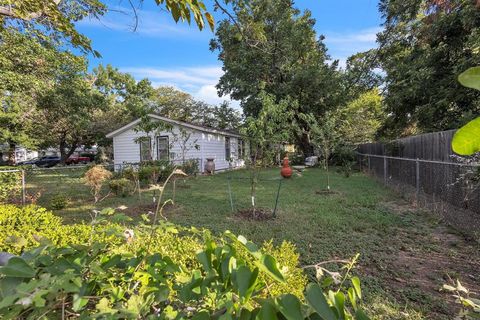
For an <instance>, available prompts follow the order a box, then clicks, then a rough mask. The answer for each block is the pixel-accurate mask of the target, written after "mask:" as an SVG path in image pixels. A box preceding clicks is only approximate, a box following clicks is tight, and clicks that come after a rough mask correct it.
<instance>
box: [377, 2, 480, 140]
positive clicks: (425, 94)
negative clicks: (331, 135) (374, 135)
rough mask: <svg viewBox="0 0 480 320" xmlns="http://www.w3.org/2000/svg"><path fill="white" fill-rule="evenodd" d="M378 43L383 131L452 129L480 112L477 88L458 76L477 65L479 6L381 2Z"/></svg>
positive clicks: (390, 132)
mask: <svg viewBox="0 0 480 320" xmlns="http://www.w3.org/2000/svg"><path fill="white" fill-rule="evenodd" d="M380 10H381V12H382V14H383V17H384V19H385V23H384V25H385V30H384V31H383V32H381V33H380V34H379V35H378V37H377V41H378V42H379V44H380V48H379V50H378V59H379V62H380V66H381V68H382V69H383V70H384V71H385V73H386V77H385V104H386V107H387V113H388V114H389V119H388V122H387V125H386V126H385V128H384V129H383V132H384V134H385V135H390V136H393V137H397V136H399V135H402V134H404V133H405V130H406V129H407V130H410V131H411V128H417V133H421V132H430V131H438V130H446V129H452V128H456V127H458V126H459V125H462V124H464V123H466V122H467V121H468V120H470V119H472V117H473V116H474V115H475V114H478V112H480V92H478V91H472V90H468V89H466V88H464V87H462V86H461V85H460V84H459V83H458V82H457V80H456V78H457V75H458V74H459V73H461V72H462V71H463V70H466V69H467V68H468V67H471V66H474V65H478V64H480V56H479V55H478V43H479V39H480V38H479V37H480V34H479V33H478V30H479V27H480V10H478V7H477V6H476V5H475V2H474V1H464V0H447V1H439V0H382V1H381V2H380Z"/></svg>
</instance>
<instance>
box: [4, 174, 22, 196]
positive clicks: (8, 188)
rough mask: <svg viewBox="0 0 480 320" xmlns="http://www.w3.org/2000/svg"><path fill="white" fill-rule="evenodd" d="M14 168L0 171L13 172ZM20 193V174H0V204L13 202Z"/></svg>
mask: <svg viewBox="0 0 480 320" xmlns="http://www.w3.org/2000/svg"><path fill="white" fill-rule="evenodd" d="M13 169H18V168H15V167H0V170H13ZM21 191H22V173H21V172H0V203H6V202H7V201H9V200H10V201H11V200H14V199H15V198H16V197H17V196H19V195H20V193H21Z"/></svg>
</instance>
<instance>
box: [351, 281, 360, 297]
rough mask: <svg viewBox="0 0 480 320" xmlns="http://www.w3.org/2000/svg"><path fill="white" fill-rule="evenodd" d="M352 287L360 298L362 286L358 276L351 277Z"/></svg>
mask: <svg viewBox="0 0 480 320" xmlns="http://www.w3.org/2000/svg"><path fill="white" fill-rule="evenodd" d="M352 284H353V288H355V293H356V294H357V296H358V298H360V299H362V288H361V287H360V279H359V278H358V277H352Z"/></svg>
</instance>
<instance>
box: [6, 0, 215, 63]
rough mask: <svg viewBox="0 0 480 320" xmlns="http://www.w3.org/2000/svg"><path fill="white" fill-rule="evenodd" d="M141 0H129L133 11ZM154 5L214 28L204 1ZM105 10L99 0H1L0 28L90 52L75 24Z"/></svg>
mask: <svg viewBox="0 0 480 320" xmlns="http://www.w3.org/2000/svg"><path fill="white" fill-rule="evenodd" d="M142 2H143V0H137V1H131V2H130V5H131V7H132V9H133V11H134V13H136V9H135V8H136V7H137V6H138V5H139V4H141V3H142ZM156 3H157V5H158V6H160V7H161V8H163V9H166V10H167V11H168V12H170V14H171V15H172V18H173V19H174V20H175V21H176V22H178V21H179V20H182V21H187V22H188V23H190V22H191V21H192V18H193V20H194V21H195V23H196V25H197V26H198V28H199V29H200V30H201V29H203V28H204V26H205V22H207V23H208V25H209V26H210V28H211V29H212V30H213V27H214V20H213V17H212V15H211V14H210V13H208V12H207V11H206V7H205V4H204V2H203V1H201V0H196V1H190V0H180V1H168V0H157V1H156ZM106 12H107V5H106V4H105V1H101V0H21V1H14V2H12V1H10V0H0V30H2V29H3V28H5V27H7V26H13V27H15V28H17V29H18V30H28V31H30V32H32V33H33V34H35V35H37V36H38V37H39V38H40V39H46V38H48V37H50V38H55V39H62V38H65V39H67V40H68V41H69V42H70V43H71V44H73V45H74V46H77V47H80V48H82V49H84V50H86V51H91V52H93V53H94V54H95V55H99V53H98V52H96V51H93V50H92V47H91V45H90V40H89V39H88V38H87V37H85V36H83V35H81V34H80V33H78V31H77V30H76V29H75V25H74V23H75V22H77V21H80V20H82V19H83V18H85V17H87V16H88V17H94V18H97V19H98V18H100V17H101V16H102V15H103V14H105V13H106Z"/></svg>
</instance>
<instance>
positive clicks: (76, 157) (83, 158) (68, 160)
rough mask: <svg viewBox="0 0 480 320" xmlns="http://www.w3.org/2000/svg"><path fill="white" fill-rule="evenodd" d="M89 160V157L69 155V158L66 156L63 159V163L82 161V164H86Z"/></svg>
mask: <svg viewBox="0 0 480 320" xmlns="http://www.w3.org/2000/svg"><path fill="white" fill-rule="evenodd" d="M89 162H90V158H89V157H81V156H70V158H68V159H67V160H65V164H66V165H70V164H79V163H82V164H87V163H89Z"/></svg>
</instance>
